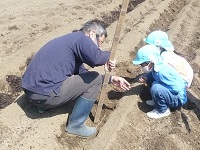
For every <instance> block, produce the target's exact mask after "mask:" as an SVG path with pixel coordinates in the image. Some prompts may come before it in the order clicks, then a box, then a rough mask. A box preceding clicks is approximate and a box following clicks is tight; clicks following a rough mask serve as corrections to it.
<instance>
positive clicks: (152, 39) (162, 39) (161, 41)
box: [144, 30, 174, 51]
mask: <svg viewBox="0 0 200 150" xmlns="http://www.w3.org/2000/svg"><path fill="white" fill-rule="evenodd" d="M144 42H146V43H148V44H152V45H156V46H161V47H163V48H164V49H165V50H167V51H174V46H173V44H172V43H171V42H170V41H169V38H168V35H167V33H166V32H164V31H160V30H156V31H153V32H151V33H150V34H149V35H148V36H147V37H146V38H144Z"/></svg>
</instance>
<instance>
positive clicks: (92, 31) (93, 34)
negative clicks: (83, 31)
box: [88, 30, 96, 37]
mask: <svg viewBox="0 0 200 150" xmlns="http://www.w3.org/2000/svg"><path fill="white" fill-rule="evenodd" d="M88 36H89V37H94V36H96V33H95V31H94V30H91V31H90V32H89V34H88Z"/></svg>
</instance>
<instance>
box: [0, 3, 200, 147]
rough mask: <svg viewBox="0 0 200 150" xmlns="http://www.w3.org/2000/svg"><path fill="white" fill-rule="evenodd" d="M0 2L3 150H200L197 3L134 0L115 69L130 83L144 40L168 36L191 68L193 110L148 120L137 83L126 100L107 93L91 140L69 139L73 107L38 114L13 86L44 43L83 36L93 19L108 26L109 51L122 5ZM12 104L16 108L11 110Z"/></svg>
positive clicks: (110, 90) (144, 95)
mask: <svg viewBox="0 0 200 150" xmlns="http://www.w3.org/2000/svg"><path fill="white" fill-rule="evenodd" d="M0 3H1V9H0V14H1V15H0V23H1V26H0V29H1V35H0V42H1V43H2V44H1V45H0V46H1V49H0V56H1V57H0V63H1V66H0V70H1V72H0V91H1V92H2V93H1V98H0V104H1V108H2V109H1V111H0V133H1V137H0V149H1V150H18V149H20V150H27V149H34V150H43V149H44V150H46V149H49V150H68V149H69V150H79V149H80V150H97V149H98V150H133V149H134V150H139V149H140V150H154V149H156V150H163V149H164V150H198V149H200V141H199V139H200V128H199V126H200V123H199V121H200V107H199V106H200V104H199V103H200V98H199V97H200V67H199V64H200V58H199V57H200V1H199V0H137V1H136V0H130V3H129V8H128V13H127V15H126V19H125V23H124V25H123V31H122V33H121V39H120V44H119V49H118V51H117V53H116V58H117V62H118V65H117V68H116V69H115V70H114V72H113V74H117V75H120V76H123V77H126V78H127V80H129V81H130V82H132V79H134V78H135V77H136V76H137V74H138V72H140V69H139V68H137V67H136V66H134V65H133V64H132V63H131V60H132V59H133V58H134V56H135V52H136V51H137V49H138V48H140V47H141V46H142V45H144V43H143V42H142V39H143V38H144V37H145V36H146V35H147V34H148V33H149V32H151V31H153V30H157V29H161V30H164V31H166V32H167V33H168V34H169V37H170V40H171V41H172V42H173V44H174V46H175V49H176V51H178V52H179V53H181V54H182V55H183V56H184V57H185V58H186V59H187V60H188V61H189V63H190V64H191V66H192V67H193V69H194V81H193V83H192V86H191V89H190V90H189V91H188V97H189V102H188V104H187V105H186V106H184V107H183V108H182V109H180V110H172V113H171V115H170V116H169V117H166V118H161V119H158V120H151V119H148V118H147V116H146V112H148V111H149V110H151V109H152V108H150V107H148V106H147V105H146V104H145V100H147V99H148V98H149V93H148V91H147V90H146V88H145V87H144V86H143V85H141V84H139V83H136V84H134V87H133V88H132V89H131V90H130V91H128V92H125V93H123V92H117V91H115V90H114V89H113V87H112V86H109V88H108V94H107V97H106V100H105V106H104V107H103V111H102V114H101V121H100V122H99V123H97V124H94V123H93V119H94V114H95V111H96V107H97V105H96V104H95V106H94V108H93V110H92V114H91V115H90V118H89V119H88V120H87V123H88V124H90V125H93V126H97V127H98V128H99V134H98V135H97V137H95V138H92V139H80V138H77V137H71V136H69V135H67V134H66V133H65V131H64V126H65V123H66V120H67V117H68V113H69V112H70V111H71V107H72V106H73V102H71V103H69V104H67V105H66V106H63V107H59V108H55V109H51V110H49V111H47V112H46V113H44V114H38V113H37V111H36V108H35V107H34V106H33V105H31V104H29V103H28V101H27V100H26V99H25V98H24V95H23V92H21V90H20V88H16V87H17V86H18V87H19V84H20V77H21V75H22V74H23V72H24V70H25V68H26V64H27V61H28V60H29V59H30V58H31V57H32V56H33V55H34V53H36V52H37V50H38V49H39V48H40V47H41V46H42V45H43V44H45V43H46V42H47V41H49V40H51V39H53V38H54V37H57V36H60V35H63V34H65V33H69V32H71V31H72V30H74V29H79V28H80V26H81V25H82V24H83V23H85V22H86V21H88V20H90V19H94V18H97V19H100V20H103V21H105V22H106V23H107V24H108V25H109V26H108V34H109V36H108V38H107V41H106V43H105V44H104V45H103V49H110V47H111V45H112V39H113V35H114V31H115V28H116V24H117V20H118V17H119V10H120V5H121V4H122V0H120V1H119V0H118V1H113V0H103V1H102V0H73V1H72V0H59V1H55V0H42V1H41V0H34V1H28V0H7V1H1V2H0ZM93 70H97V71H99V72H100V73H104V72H103V68H101V67H99V68H94V69H93ZM9 78H12V80H11V79H9ZM14 81H15V82H14ZM14 85H15V89H13V86H14ZM16 96H18V97H17V98H16ZM13 99H15V102H13V103H12V104H10V105H8V103H6V101H7V102H9V103H11V102H12V101H13ZM5 106H7V107H5ZM4 107H5V108H4Z"/></svg>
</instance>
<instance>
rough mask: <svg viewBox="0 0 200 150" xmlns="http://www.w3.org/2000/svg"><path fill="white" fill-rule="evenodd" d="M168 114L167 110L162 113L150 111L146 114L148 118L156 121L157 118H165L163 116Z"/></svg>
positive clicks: (168, 110)
mask: <svg viewBox="0 0 200 150" xmlns="http://www.w3.org/2000/svg"><path fill="white" fill-rule="evenodd" d="M169 114H170V109H169V108H167V110H166V111H165V112H163V113H159V112H158V111H157V110H156V109H154V110H152V111H150V112H148V113H147V116H148V117H149V118H153V119H158V118H162V117H165V116H168V115H169Z"/></svg>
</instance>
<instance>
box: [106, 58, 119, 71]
mask: <svg viewBox="0 0 200 150" xmlns="http://www.w3.org/2000/svg"><path fill="white" fill-rule="evenodd" d="M115 66H116V59H114V61H111V60H109V61H108V62H107V63H106V64H105V65H104V69H105V71H109V72H110V71H111V70H112V69H114V68H115Z"/></svg>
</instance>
